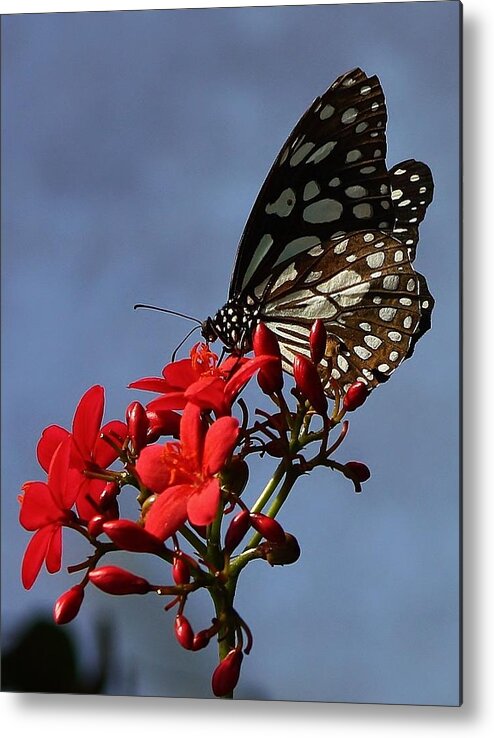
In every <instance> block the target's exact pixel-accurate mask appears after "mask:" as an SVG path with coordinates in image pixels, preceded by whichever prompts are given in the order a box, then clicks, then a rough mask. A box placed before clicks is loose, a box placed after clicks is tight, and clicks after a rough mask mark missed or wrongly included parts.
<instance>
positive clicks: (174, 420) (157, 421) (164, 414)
mask: <svg viewBox="0 0 494 738" xmlns="http://www.w3.org/2000/svg"><path fill="white" fill-rule="evenodd" d="M146 415H147V419H148V422H149V429H148V434H147V443H154V442H155V441H157V440H158V438H160V436H173V437H174V438H179V436H180V415H179V414H178V413H176V412H174V411H173V410H146Z"/></svg>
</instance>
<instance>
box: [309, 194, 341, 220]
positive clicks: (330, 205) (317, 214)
mask: <svg viewBox="0 0 494 738" xmlns="http://www.w3.org/2000/svg"><path fill="white" fill-rule="evenodd" d="M342 212H343V205H342V204H341V202H338V201H337V200H331V199H330V198H326V199H324V200H318V201H317V202H313V203H312V204H311V205H307V207H306V208H305V209H304V212H303V218H304V220H305V221H306V222H307V223H330V222H332V221H333V220H338V218H339V217H340V216H341V214H342Z"/></svg>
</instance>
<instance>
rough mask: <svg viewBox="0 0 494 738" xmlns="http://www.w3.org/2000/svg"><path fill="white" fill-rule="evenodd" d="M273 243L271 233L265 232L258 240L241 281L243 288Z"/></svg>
mask: <svg viewBox="0 0 494 738" xmlns="http://www.w3.org/2000/svg"><path fill="white" fill-rule="evenodd" d="M273 243H274V241H273V237H272V236H271V234H270V233H265V234H264V236H263V237H262V238H261V240H260V241H259V243H258V244H257V248H256V249H255V251H254V255H253V256H252V259H251V261H250V264H249V266H248V267H247V269H246V271H245V276H244V281H243V282H242V288H244V287H245V285H246V284H247V283H248V282H249V279H250V278H251V277H252V275H253V274H254V272H255V270H256V269H257V267H258V266H259V264H260V263H261V261H262V260H263V259H264V257H265V256H266V254H267V253H268V251H269V249H270V248H271V246H272V245H273Z"/></svg>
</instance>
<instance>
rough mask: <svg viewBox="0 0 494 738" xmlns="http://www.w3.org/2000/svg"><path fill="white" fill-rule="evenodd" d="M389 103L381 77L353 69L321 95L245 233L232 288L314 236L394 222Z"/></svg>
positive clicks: (254, 280) (256, 278) (242, 286)
mask: <svg viewBox="0 0 494 738" xmlns="http://www.w3.org/2000/svg"><path fill="white" fill-rule="evenodd" d="M386 120H387V113H386V104H385V100H384V94H383V91H382V88H381V85H380V82H379V79H378V78H377V77H376V76H374V77H367V76H366V75H365V74H364V73H363V72H362V71H361V70H353V71H352V72H349V73H347V74H345V75H343V76H342V77H340V78H339V79H338V80H336V82H335V83H334V84H333V85H332V86H331V87H330V88H329V89H328V90H327V92H326V93H325V94H324V95H322V96H321V97H319V98H317V99H316V100H315V101H314V103H313V104H312V105H311V107H310V108H309V109H308V111H307V112H306V113H305V115H304V116H303V117H302V118H301V120H300V121H299V123H298V124H297V126H296V127H295V129H294V130H293V132H292V133H291V135H290V136H289V138H288V140H287V142H286V143H285V145H284V146H283V147H282V149H281V151H280V154H279V155H278V157H277V158H276V160H275V162H274V164H273V166H272V168H271V170H270V172H269V174H268V176H267V178H266V181H265V182H264V185H263V187H262V188H261V191H260V193H259V195H258V197H257V200H256V202H255V204H254V207H253V209H252V212H251V214H250V216H249V219H248V221H247V224H246V227H245V230H244V233H243V235H242V238H241V241H240V245H239V249H238V253H237V259H236V264H235V269H234V273H233V276H232V281H231V286H230V296H232V295H234V294H239V293H240V292H242V291H245V290H248V289H249V288H250V287H251V286H252V285H255V284H259V283H260V282H261V281H262V279H263V277H265V276H268V274H269V273H270V271H271V269H272V267H273V266H275V265H276V264H279V263H281V262H282V261H285V260H288V259H290V258H292V257H293V256H294V255H295V254H296V253H297V252H299V251H301V250H304V249H306V248H308V247H309V246H310V245H312V244H316V243H320V242H323V241H328V240H329V239H331V238H333V237H337V236H339V235H342V234H345V233H349V232H352V231H355V230H359V229H361V228H381V229H386V228H389V229H391V228H392V225H393V217H392V215H391V213H392V206H391V188H390V179H389V174H388V172H387V169H386V164H385V156H386V136H385V131H386Z"/></svg>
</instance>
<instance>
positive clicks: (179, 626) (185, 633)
mask: <svg viewBox="0 0 494 738" xmlns="http://www.w3.org/2000/svg"><path fill="white" fill-rule="evenodd" d="M175 636H176V638H177V641H178V642H179V643H180V645H181V646H182V648H186V649H187V650H189V651H190V650H191V649H192V646H193V643H194V631H193V630H192V628H191V625H190V623H189V621H188V620H187V618H186V617H185V615H177V617H176V618H175Z"/></svg>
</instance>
